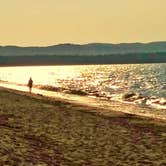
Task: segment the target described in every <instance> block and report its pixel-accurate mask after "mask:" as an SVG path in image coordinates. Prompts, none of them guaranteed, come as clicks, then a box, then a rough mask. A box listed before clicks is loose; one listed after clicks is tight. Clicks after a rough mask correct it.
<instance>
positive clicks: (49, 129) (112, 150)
mask: <svg viewBox="0 0 166 166" xmlns="http://www.w3.org/2000/svg"><path fill="white" fill-rule="evenodd" d="M121 109H123V104H121ZM139 109H140V108H139ZM112 110H113V109H112ZM105 112H106V111H105V110H104V108H103V110H102V108H97V107H92V106H83V105H81V104H76V103H75V104H74V103H70V102H67V101H64V100H60V99H54V98H50V97H44V96H42V95H36V94H29V93H27V92H20V91H17V90H9V89H6V88H0V134H1V137H0V165H9V166H11V165H16V166H18V165H25V166H30V165H32V166H39V165H40V166H70V165H71V166H75V165H76V166H77V165H78V166H79V165H80V166H110V165H126V166H128V165H140V166H141V165H154V166H157V165H160V166H162V165H163V166H164V165H166V160H165V159H166V123H165V121H164V120H160V119H155V118H148V117H143V116H138V115H133V114H129V113H122V112H118V111H110V112H109V114H108V113H107V112H106V113H105Z"/></svg>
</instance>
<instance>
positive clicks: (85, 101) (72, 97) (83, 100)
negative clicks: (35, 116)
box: [0, 82, 166, 121]
mask: <svg viewBox="0 0 166 166" xmlns="http://www.w3.org/2000/svg"><path fill="white" fill-rule="evenodd" d="M0 87H3V88H9V89H12V90H13V91H14V90H17V91H20V92H28V88H27V86H20V85H18V84H10V83H8V82H7V83H5V82H0ZM32 92H33V93H32V94H34V95H35V94H36V95H41V96H43V97H50V98H53V99H58V100H61V101H67V102H69V103H72V104H79V105H82V106H91V107H94V108H99V109H102V110H104V111H103V112H101V111H100V114H102V113H105V114H109V112H110V110H111V111H116V112H123V113H128V114H133V115H138V116H144V117H150V118H153V119H161V120H165V121H166V113H165V111H166V110H165V109H157V108H153V107H149V106H148V105H142V104H136V103H132V102H127V101H115V100H109V101H107V100H102V99H100V98H93V97H88V96H84V95H83V96H81V95H76V94H68V93H63V92H56V91H48V90H44V89H38V88H33V90H32Z"/></svg>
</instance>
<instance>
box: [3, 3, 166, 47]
mask: <svg viewBox="0 0 166 166" xmlns="http://www.w3.org/2000/svg"><path fill="white" fill-rule="evenodd" d="M161 40H166V0H0V45H23V46H28V45H40V46H42V45H52V44H57V43H90V42H104V43H105V42H109V43H120V42H149V41H161Z"/></svg>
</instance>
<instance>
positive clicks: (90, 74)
mask: <svg viewBox="0 0 166 166" xmlns="http://www.w3.org/2000/svg"><path fill="white" fill-rule="evenodd" d="M30 76H31V77H32V78H33V80H34V84H35V85H48V86H51V87H58V88H63V89H65V90H68V91H71V92H72V91H73V90H76V91H78V92H85V93H86V94H87V95H88V96H97V97H101V98H105V99H107V100H111V99H112V100H125V101H129V102H136V103H139V104H156V105H160V106H161V107H162V108H166V64H165V63H164V64H132V65H80V66H36V67H1V68H0V79H1V80H4V81H8V82H13V83H16V84H18V83H19V84H24V85H26V84H27V81H28V79H29V77H30ZM45 88H46V87H45Z"/></svg>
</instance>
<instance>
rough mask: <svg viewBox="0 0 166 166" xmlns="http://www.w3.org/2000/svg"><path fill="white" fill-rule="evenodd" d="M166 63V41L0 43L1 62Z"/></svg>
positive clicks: (47, 63) (43, 63) (63, 63)
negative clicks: (44, 45)
mask: <svg viewBox="0 0 166 166" xmlns="http://www.w3.org/2000/svg"><path fill="white" fill-rule="evenodd" d="M126 63H166V42H153V43H147V44H144V43H121V44H104V43H92V44H85V45H76V44H59V45H55V46H48V47H18V46H4V47H2V46H0V66H15V65H69V64H70V65H73V64H126Z"/></svg>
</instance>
